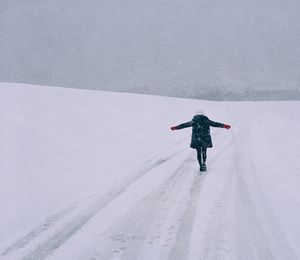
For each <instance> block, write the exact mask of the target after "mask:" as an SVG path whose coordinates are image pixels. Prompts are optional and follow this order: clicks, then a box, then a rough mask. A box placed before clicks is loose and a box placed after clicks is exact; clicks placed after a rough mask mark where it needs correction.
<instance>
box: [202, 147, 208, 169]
mask: <svg viewBox="0 0 300 260" xmlns="http://www.w3.org/2000/svg"><path fill="white" fill-rule="evenodd" d="M206 150H207V148H206V147H203V148H201V152H202V159H203V164H204V165H205V163H206V157H207V155H206Z"/></svg>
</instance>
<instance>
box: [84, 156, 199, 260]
mask: <svg viewBox="0 0 300 260" xmlns="http://www.w3.org/2000/svg"><path fill="white" fill-rule="evenodd" d="M192 157H194V155H193V154H191V155H190V156H188V157H187V158H186V160H185V161H184V162H183V164H182V165H180V167H179V168H178V169H177V170H176V171H175V172H174V174H173V175H171V177H170V178H168V179H167V180H165V181H164V182H163V183H162V184H161V185H160V187H159V188H158V189H157V190H155V191H154V192H152V193H151V194H149V195H148V196H146V197H145V198H144V199H142V200H141V201H140V202H139V203H138V204H137V206H136V208H135V210H134V211H133V212H130V213H129V214H128V216H127V217H126V218H124V219H123V220H122V221H121V222H120V223H119V224H118V225H117V226H116V228H114V229H113V230H110V231H109V232H108V233H106V234H104V235H103V236H102V238H101V241H99V242H98V243H99V244H101V249H100V250H98V252H96V253H95V254H93V255H92V256H91V257H90V258H89V259H90V260H95V259H112V258H114V257H116V258H121V259H139V254H140V253H142V255H141V256H140V257H143V255H145V252H148V253H146V255H147V257H150V258H151V259H166V258H167V257H168V252H169V251H170V248H171V245H172V243H174V239H176V230H177V228H178V226H180V223H182V222H183V218H184V217H187V213H186V207H188V206H190V205H191V198H190V197H191V196H197V194H196V192H195V191H194V190H193V189H195V188H196V186H199V187H201V185H199V184H200V181H199V178H200V176H199V174H198V173H197V174H196V176H195V174H194V175H193V174H192V173H193V172H195V171H191V168H192V167H193V168H194V165H193V164H192V163H191V162H192V159H191V158H192ZM193 162H194V161H193ZM182 227H183V226H182ZM187 232H189V230H187ZM158 257H159V258H158Z"/></svg>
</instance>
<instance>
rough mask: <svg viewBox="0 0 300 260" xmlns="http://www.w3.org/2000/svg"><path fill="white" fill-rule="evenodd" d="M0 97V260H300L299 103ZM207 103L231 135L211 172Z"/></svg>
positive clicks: (34, 94)
mask: <svg viewBox="0 0 300 260" xmlns="http://www.w3.org/2000/svg"><path fill="white" fill-rule="evenodd" d="M0 87H1V93H2V94H3V95H2V97H5V99H3V100H2V101H3V102H2V103H1V104H0V108H1V121H2V123H3V124H2V125H3V126H4V127H3V128H2V129H1V130H0V131H1V133H0V134H1V136H2V139H1V147H2V149H1V155H2V156H1V165H2V166H1V183H2V185H3V184H4V185H3V189H2V191H1V194H0V195H1V196H0V197H1V199H0V202H1V208H2V209H3V210H4V211H3V212H5V213H4V214H3V215H2V216H1V219H0V221H1V222H0V223H1V232H0V233H1V235H0V239H1V240H2V241H3V243H0V258H1V259H8V260H10V259H12V260H15V259H51V260H57V259H72V260H73V259H90V260H92V259H105V260H106V259H169V260H171V259H172V260H173V259H299V258H300V251H299V248H300V224H299V219H300V212H299V205H300V189H299V187H300V186H299V185H300V176H299V173H300V171H299V169H300V164H299V160H297V158H298V157H297V153H298V155H299V147H300V146H299V145H300V144H299V138H296V137H297V129H299V127H300V123H299V122H297V121H296V120H295V119H296V118H297V116H298V117H299V111H300V109H299V108H300V103H299V102H283V103H281V102H274V103H267V102H266V103H237V102H236V103H235V102H231V103H226V102H224V103H220V102H203V101H195V100H184V99H172V98H163V97H149V96H139V95H128V94H114V93H101V92H94V91H80V90H70V89H68V90H67V89H57V88H48V87H33V86H18V85H17V86H14V85H13V86H12V85H9V84H4V83H3V84H2V85H1V86H0ZM199 106H201V108H204V109H205V110H206V111H207V114H210V113H211V114H212V119H215V120H217V121H224V120H226V123H230V124H231V125H232V126H233V127H232V129H231V130H230V131H227V130H224V129H214V130H213V133H212V134H213V141H214V146H215V148H214V149H210V150H209V152H208V162H207V165H208V171H207V172H206V173H203V174H200V172H199V169H198V165H197V161H196V154H195V151H194V150H192V149H190V148H189V141H190V140H189V138H190V131H189V130H182V131H176V132H175V133H173V132H170V131H169V130H168V127H169V126H170V125H172V124H174V123H181V122H182V121H181V120H189V119H190V118H188V117H189V116H192V115H193V112H194V111H195V110H196V109H197V108H199ZM149 107H150V108H149ZM120 108H122V112H121V111H119V109H120ZM218 115H219V116H218ZM97 116H99V118H100V119H99V118H98V117H97ZM45 117H46V118H45ZM213 117H219V118H220V119H218V118H213ZM291 125H293V127H291ZM93 128H94V129H93ZM287 132H288V134H287ZM99 135H100V136H101V137H99ZM24 139H27V140H24ZM29 143H30V144H31V145H30V146H28V144H29ZM41 143H42V145H43V146H42V148H41V146H40V144H41ZM3 147H5V150H4V149H3ZM18 149H21V151H20V150H18ZM27 149H28V150H27ZM20 152H21V153H20ZM40 153H42V154H43V156H40ZM95 153H97V156H95ZM28 158H32V163H30V162H28ZM96 158H97V159H96ZM52 164H54V165H52ZM45 167H46V169H45ZM40 175H42V176H40ZM74 187H75V188H74Z"/></svg>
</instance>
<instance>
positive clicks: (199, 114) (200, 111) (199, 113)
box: [196, 109, 205, 116]
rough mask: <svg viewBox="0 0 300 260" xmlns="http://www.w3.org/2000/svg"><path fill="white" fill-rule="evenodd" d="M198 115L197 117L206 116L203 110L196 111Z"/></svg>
mask: <svg viewBox="0 0 300 260" xmlns="http://www.w3.org/2000/svg"><path fill="white" fill-rule="evenodd" d="M196 115H197V116H204V115H205V114H204V111H203V110H202V109H198V110H197V111H196Z"/></svg>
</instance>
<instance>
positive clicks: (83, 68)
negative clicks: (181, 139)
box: [0, 0, 300, 94]
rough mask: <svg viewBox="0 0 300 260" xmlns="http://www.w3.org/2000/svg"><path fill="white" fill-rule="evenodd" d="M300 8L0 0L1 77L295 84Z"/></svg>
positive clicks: (128, 85)
mask: <svg viewBox="0 0 300 260" xmlns="http://www.w3.org/2000/svg"><path fill="white" fill-rule="evenodd" d="M299 14H300V1H293V0H281V1H280V0H272V1H263V0H260V1H259V0H245V1H241V0H222V1H221V0H220V1H216V0H199V1H189V0H188V1H183V0H182V1H177V0H172V1H169V0H162V1H153V0H152V1H151V0H147V1H146V0H139V1H138V0H136V1H129V0H122V1H121V0H120V1H112V0H110V1H108V0H103V1H96V0H82V1H80V0H72V1H71V0H43V1H40V0H18V1H17V0H7V1H3V0H2V1H1V3H0V39H1V40H0V81H15V82H27V83H39V84H49V85H57V86H69V87H86V88H101V89H107V90H131V91H132V90H141V89H144V90H146V91H147V92H150V93H161V94H172V93H174V92H185V93H188V92H189V91H193V90H194V89H197V88H203V87H209V86H216V87H219V88H228V89H248V88H266V89H273V88H281V89H285V88H286V89H290V88H294V89H295V88H297V89H299V86H300V33H299V32H300V15H299Z"/></svg>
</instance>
